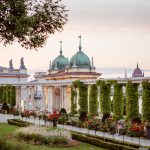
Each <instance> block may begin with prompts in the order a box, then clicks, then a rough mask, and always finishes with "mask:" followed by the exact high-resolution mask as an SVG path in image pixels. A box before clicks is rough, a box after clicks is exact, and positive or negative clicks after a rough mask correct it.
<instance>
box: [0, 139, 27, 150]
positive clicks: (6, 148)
mask: <svg viewBox="0 0 150 150" xmlns="http://www.w3.org/2000/svg"><path fill="white" fill-rule="evenodd" d="M26 149H27V146H25V145H22V144H19V143H12V142H9V141H7V140H6V139H4V138H0V150H26Z"/></svg>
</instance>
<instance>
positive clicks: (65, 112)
mask: <svg viewBox="0 0 150 150" xmlns="http://www.w3.org/2000/svg"><path fill="white" fill-rule="evenodd" d="M61 114H65V115H66V116H68V114H67V111H66V109H65V108H61V110H60V111H59V116H61Z"/></svg>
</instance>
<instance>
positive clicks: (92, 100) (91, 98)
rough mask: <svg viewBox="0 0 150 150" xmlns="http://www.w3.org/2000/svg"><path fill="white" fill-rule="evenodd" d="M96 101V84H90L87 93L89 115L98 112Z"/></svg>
mask: <svg viewBox="0 0 150 150" xmlns="http://www.w3.org/2000/svg"><path fill="white" fill-rule="evenodd" d="M97 110H98V101H97V86H96V84H92V85H91V86H90V94H89V113H90V115H97V114H98V112H97Z"/></svg>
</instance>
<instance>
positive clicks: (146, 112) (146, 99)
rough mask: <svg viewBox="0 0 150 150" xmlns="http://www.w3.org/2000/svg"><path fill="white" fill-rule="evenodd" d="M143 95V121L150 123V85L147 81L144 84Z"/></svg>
mask: <svg viewBox="0 0 150 150" xmlns="http://www.w3.org/2000/svg"><path fill="white" fill-rule="evenodd" d="M142 87H143V95H142V100H143V102H142V115H143V120H144V121H147V122H150V108H149V106H150V83H149V82H148V81H147V80H146V81H143V82H142Z"/></svg>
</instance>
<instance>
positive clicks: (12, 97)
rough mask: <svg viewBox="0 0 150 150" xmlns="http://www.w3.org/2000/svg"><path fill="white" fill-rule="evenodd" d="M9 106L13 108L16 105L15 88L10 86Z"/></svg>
mask: <svg viewBox="0 0 150 150" xmlns="http://www.w3.org/2000/svg"><path fill="white" fill-rule="evenodd" d="M10 105H11V106H12V107H14V106H15V105H16V87H15V86H12V87H11V90H10Z"/></svg>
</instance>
